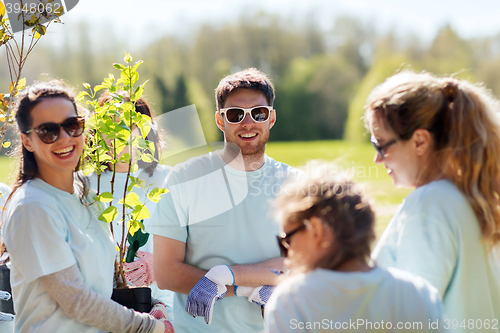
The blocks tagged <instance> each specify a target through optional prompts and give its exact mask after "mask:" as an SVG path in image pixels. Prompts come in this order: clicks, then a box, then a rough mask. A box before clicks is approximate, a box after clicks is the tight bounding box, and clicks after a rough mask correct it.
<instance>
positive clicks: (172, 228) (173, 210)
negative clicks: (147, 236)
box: [146, 178, 188, 242]
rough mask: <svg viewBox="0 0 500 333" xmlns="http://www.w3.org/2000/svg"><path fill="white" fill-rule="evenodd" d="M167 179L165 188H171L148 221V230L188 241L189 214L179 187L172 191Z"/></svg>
mask: <svg viewBox="0 0 500 333" xmlns="http://www.w3.org/2000/svg"><path fill="white" fill-rule="evenodd" d="M168 179H169V178H167V179H166V180H165V183H164V184H163V186H162V187H163V188H166V189H168V190H169V192H168V193H165V194H164V195H162V197H161V199H160V201H159V202H158V204H156V205H155V208H154V211H153V214H152V216H151V218H150V220H149V221H148V225H147V226H146V227H147V232H149V233H151V234H154V235H159V236H163V237H168V238H172V239H175V240H178V241H181V242H186V241H187V236H188V234H187V227H186V226H187V215H186V214H185V212H184V208H183V205H182V204H181V202H182V200H180V193H178V192H179V190H180V188H179V187H176V190H175V191H172V190H171V189H170V188H169V186H168Z"/></svg>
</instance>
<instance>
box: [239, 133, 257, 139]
mask: <svg viewBox="0 0 500 333" xmlns="http://www.w3.org/2000/svg"><path fill="white" fill-rule="evenodd" d="M256 135H257V133H247V134H240V136H241V137H242V138H253V137H254V136H256Z"/></svg>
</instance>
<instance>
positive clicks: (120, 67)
mask: <svg viewBox="0 0 500 333" xmlns="http://www.w3.org/2000/svg"><path fill="white" fill-rule="evenodd" d="M113 67H114V68H116V69H119V70H121V71H122V70H124V69H125V66H123V65H122V64H117V63H115V64H113Z"/></svg>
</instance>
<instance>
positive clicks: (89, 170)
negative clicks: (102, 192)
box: [82, 163, 94, 176]
mask: <svg viewBox="0 0 500 333" xmlns="http://www.w3.org/2000/svg"><path fill="white" fill-rule="evenodd" d="M82 171H83V174H84V175H85V176H88V175H90V174H91V173H92V172H94V167H93V166H92V165H91V164H90V163H85V164H84V165H83V170H82Z"/></svg>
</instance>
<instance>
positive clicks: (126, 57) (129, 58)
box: [123, 52, 132, 63]
mask: <svg viewBox="0 0 500 333" xmlns="http://www.w3.org/2000/svg"><path fill="white" fill-rule="evenodd" d="M123 60H124V61H125V62H126V63H130V62H132V56H131V55H130V54H129V53H127V52H125V57H124V58H123Z"/></svg>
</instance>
